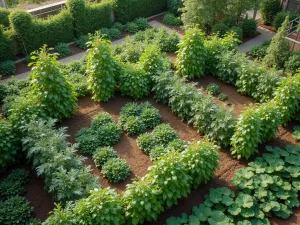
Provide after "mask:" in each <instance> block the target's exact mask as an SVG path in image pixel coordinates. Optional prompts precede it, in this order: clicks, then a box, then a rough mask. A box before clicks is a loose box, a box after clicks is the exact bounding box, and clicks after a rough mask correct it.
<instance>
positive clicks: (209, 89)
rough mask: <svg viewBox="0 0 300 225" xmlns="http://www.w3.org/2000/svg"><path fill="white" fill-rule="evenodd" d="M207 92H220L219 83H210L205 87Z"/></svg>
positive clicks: (214, 94) (215, 93)
mask: <svg viewBox="0 0 300 225" xmlns="http://www.w3.org/2000/svg"><path fill="white" fill-rule="evenodd" d="M206 92H207V94H211V95H213V96H216V95H218V94H220V93H221V89H220V87H219V85H217V84H214V83H211V84H209V85H208V86H207V87H206Z"/></svg>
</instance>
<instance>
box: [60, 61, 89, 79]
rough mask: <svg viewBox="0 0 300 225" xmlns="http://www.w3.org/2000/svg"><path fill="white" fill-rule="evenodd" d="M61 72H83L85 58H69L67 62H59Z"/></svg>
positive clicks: (71, 73)
mask: <svg viewBox="0 0 300 225" xmlns="http://www.w3.org/2000/svg"><path fill="white" fill-rule="evenodd" d="M60 68H61V70H62V73H64V74H67V75H69V76H70V75H73V74H76V73H80V74H85V72H86V58H85V57H83V58H81V59H80V60H71V62H69V63H67V64H60Z"/></svg>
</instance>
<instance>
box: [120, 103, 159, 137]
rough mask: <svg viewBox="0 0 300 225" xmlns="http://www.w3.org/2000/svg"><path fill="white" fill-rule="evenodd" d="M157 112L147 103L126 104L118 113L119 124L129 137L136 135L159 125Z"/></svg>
mask: <svg viewBox="0 0 300 225" xmlns="http://www.w3.org/2000/svg"><path fill="white" fill-rule="evenodd" d="M160 119H161V115H160V113H159V111H158V110H157V109H156V108H155V107H154V106H152V105H151V104H150V103H149V102H145V103H140V104H138V103H127V104H126V105H125V106H124V107H123V108H122V109H121V112H120V117H119V124H120V125H121V126H122V128H123V130H125V131H126V132H127V133H128V134H130V135H138V134H141V133H144V132H146V130H147V129H151V128H154V127H155V126H157V125H158V124H159V123H160Z"/></svg>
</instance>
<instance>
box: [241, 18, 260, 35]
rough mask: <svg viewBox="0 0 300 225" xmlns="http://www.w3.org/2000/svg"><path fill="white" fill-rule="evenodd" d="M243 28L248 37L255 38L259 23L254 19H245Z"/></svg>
mask: <svg viewBox="0 0 300 225" xmlns="http://www.w3.org/2000/svg"><path fill="white" fill-rule="evenodd" d="M241 27H242V29H243V34H244V35H245V36H246V37H253V36H254V35H255V33H256V30H257V22H256V20H254V19H244V20H243V22H242V24H241Z"/></svg>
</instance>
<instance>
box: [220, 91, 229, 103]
mask: <svg viewBox="0 0 300 225" xmlns="http://www.w3.org/2000/svg"><path fill="white" fill-rule="evenodd" d="M227 98H228V96H227V95H226V94H224V93H220V94H219V95H218V99H220V100H221V101H225V100H227Z"/></svg>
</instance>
